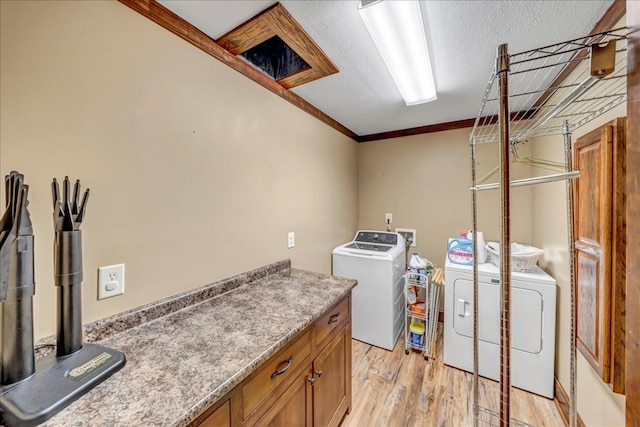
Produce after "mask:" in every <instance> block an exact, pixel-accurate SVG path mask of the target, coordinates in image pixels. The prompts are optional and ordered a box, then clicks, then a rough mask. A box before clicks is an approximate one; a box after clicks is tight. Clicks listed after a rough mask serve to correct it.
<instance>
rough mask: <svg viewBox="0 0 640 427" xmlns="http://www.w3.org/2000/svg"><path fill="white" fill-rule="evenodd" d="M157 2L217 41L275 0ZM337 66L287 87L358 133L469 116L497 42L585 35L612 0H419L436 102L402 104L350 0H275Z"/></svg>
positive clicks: (521, 46)
mask: <svg viewBox="0 0 640 427" xmlns="http://www.w3.org/2000/svg"><path fill="white" fill-rule="evenodd" d="M160 3H161V4H162V5H164V6H165V7H167V8H168V9H170V10H172V11H173V12H175V13H176V14H177V15H179V16H181V17H182V18H184V19H185V20H187V21H189V22H190V23H191V24H193V25H194V26H196V27H197V28H199V29H200V30H201V31H203V32H204V33H206V34H207V35H209V36H210V37H212V38H214V39H217V38H218V37H220V36H222V35H223V34H225V33H226V32H227V31H229V30H231V29H233V28H235V27H236V26H238V25H240V24H242V23H243V22H244V21H246V20H248V19H249V18H251V17H252V16H254V15H256V14H257V13H259V12H260V11H262V10H264V9H266V8H267V7H269V6H270V5H272V4H273V3H275V2H273V1H259V0H251V1H237V0H235V1H225V0H209V1H203V0H195V1H188V0H180V1H165V0H160ZM280 3H281V4H282V5H283V6H284V7H285V8H286V9H287V10H288V11H289V12H290V13H291V14H292V15H293V16H294V17H295V19H296V20H297V21H298V22H299V23H300V24H301V25H302V27H303V28H304V29H305V30H306V31H307V32H308V33H309V35H311V37H312V38H313V39H314V40H315V41H316V43H317V44H318V45H319V46H320V47H321V48H322V49H323V50H324V51H325V53H326V54H327V55H328V56H329V58H331V60H332V61H333V62H334V63H335V64H336V65H337V66H338V68H339V69H340V72H339V73H337V74H334V75H331V76H329V77H325V78H323V79H320V80H316V81H313V82H310V83H307V84H304V85H302V86H299V87H296V88H294V89H292V91H293V92H295V93H296V94H298V95H300V96H301V97H302V98H304V99H305V100H306V101H308V102H309V103H310V104H312V105H314V106H315V107H317V108H318V109H320V110H321V111H323V112H324V113H326V114H327V115H329V116H330V117H332V118H333V119H335V120H336V121H338V122H340V123H341V124H343V125H344V126H346V127H347V128H349V129H350V130H352V131H353V132H355V133H356V134H358V135H369V134H374V133H379V132H387V131H392V130H400V129H408V128H413V127H418V126H425V125H432V124H438V123H444V122H450V121H455V120H463V119H468V118H472V117H475V116H476V114H477V113H478V109H479V107H480V101H481V99H482V95H483V92H484V89H485V87H486V84H487V81H488V79H489V75H490V73H491V70H492V68H493V63H494V60H495V53H496V49H497V47H498V45H500V44H501V43H508V44H509V51H510V52H511V53H516V52H520V51H523V50H528V49H532V48H537V47H541V46H546V45H549V44H554V43H559V42H562V41H565V40H570V39H573V38H577V37H581V36H584V35H586V34H588V33H589V32H590V31H591V30H592V29H593V27H594V26H595V24H596V23H597V22H598V20H599V19H600V18H601V17H602V16H603V15H604V13H605V12H606V11H607V9H608V8H609V6H610V5H611V4H612V3H613V0H604V1H587V0H579V1H569V0H562V1H553V0H543V1H535V0H526V1H525V0H519V1H442V0H439V1H423V2H421V6H422V15H423V21H424V24H425V29H426V33H427V38H428V43H429V49H430V53H431V62H432V64H433V67H434V74H435V79H436V89H437V92H438V100H437V101H434V102H431V103H428V104H422V105H415V106H411V107H407V106H406V105H405V104H404V102H403V100H402V98H401V97H400V94H399V92H398V90H397V89H396V87H395V85H394V83H393V80H392V79H391V76H390V75H389V73H388V71H387V69H386V68H385V66H384V63H383V61H382V58H381V57H380V55H379V54H378V52H377V50H376V48H375V46H374V44H373V42H372V40H371V38H370V37H369V34H368V33H367V30H366V28H365V26H364V23H363V22H362V20H361V19H360V16H359V14H358V10H357V9H358V2H357V1H354V0H349V1H337V0H314V1H308V0H307V1H304V0H290V1H286V0H285V1H281V2H280Z"/></svg>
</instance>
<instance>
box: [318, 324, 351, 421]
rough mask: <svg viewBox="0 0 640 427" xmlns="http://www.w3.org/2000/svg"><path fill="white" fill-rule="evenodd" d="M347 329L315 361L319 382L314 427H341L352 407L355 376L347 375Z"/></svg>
mask: <svg viewBox="0 0 640 427" xmlns="http://www.w3.org/2000/svg"><path fill="white" fill-rule="evenodd" d="M347 335H348V334H347V328H344V329H343V330H342V331H341V332H339V333H338V335H336V336H335V337H334V338H333V340H331V342H330V343H329V344H328V345H327V346H326V347H325V349H324V350H322V351H321V352H320V354H318V356H317V357H316V359H315V360H314V361H313V370H314V374H315V378H316V381H315V383H314V385H313V425H314V427H327V426H337V425H339V424H340V421H341V420H342V416H343V414H344V411H345V408H346V407H347V406H348V404H349V398H348V394H349V385H348V384H347V381H351V372H347V367H348V366H349V364H348V363H347V357H351V355H350V354H349V351H348V349H347V346H348V345H349V344H350V343H349V342H347Z"/></svg>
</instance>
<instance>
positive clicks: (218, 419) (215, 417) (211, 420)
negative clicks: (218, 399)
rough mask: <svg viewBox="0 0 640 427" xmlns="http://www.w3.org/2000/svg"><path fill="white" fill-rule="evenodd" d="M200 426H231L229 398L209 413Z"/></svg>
mask: <svg viewBox="0 0 640 427" xmlns="http://www.w3.org/2000/svg"><path fill="white" fill-rule="evenodd" d="M199 427H231V408H230V405H229V401H228V400H227V401H226V402H225V403H224V404H223V405H222V406H220V407H219V408H218V409H216V410H215V411H214V412H213V414H211V415H209V416H208V417H207V418H206V419H205V420H204V421H203V422H202V424H200V425H199Z"/></svg>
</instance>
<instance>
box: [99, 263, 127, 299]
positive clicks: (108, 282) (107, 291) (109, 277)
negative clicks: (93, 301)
mask: <svg viewBox="0 0 640 427" xmlns="http://www.w3.org/2000/svg"><path fill="white" fill-rule="evenodd" d="M122 294H124V264H116V265H109V266H106V267H98V299H99V300H100V299H105V298H109V297H115V296H116V295H122Z"/></svg>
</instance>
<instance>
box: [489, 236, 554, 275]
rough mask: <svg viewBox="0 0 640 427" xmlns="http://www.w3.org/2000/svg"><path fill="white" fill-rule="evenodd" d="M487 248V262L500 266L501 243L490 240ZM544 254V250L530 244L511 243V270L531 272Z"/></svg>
mask: <svg viewBox="0 0 640 427" xmlns="http://www.w3.org/2000/svg"><path fill="white" fill-rule="evenodd" d="M486 248H487V262H490V263H492V264H494V265H497V266H498V267H499V266H500V244H499V243H497V242H489V243H487V245H486ZM542 255H544V250H542V249H538V248H536V247H534V246H530V245H521V244H519V243H512V244H511V271H519V272H523V273H529V272H531V271H533V269H534V267H535V266H536V265H537V264H538V260H539V259H540V257H541V256H542Z"/></svg>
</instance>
